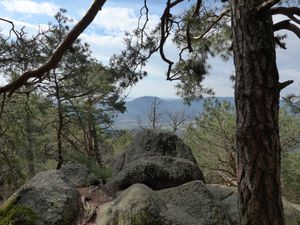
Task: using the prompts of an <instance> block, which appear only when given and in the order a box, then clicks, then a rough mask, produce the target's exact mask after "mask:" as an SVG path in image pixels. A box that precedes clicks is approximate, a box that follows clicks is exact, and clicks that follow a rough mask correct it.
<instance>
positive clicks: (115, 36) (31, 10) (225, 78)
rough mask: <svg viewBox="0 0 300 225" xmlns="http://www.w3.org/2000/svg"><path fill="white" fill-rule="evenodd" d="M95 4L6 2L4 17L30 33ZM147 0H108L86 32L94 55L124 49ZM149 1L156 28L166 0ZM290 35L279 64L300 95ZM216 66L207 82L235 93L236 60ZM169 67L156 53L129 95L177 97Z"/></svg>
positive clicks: (297, 51) (105, 56)
mask: <svg viewBox="0 0 300 225" xmlns="http://www.w3.org/2000/svg"><path fill="white" fill-rule="evenodd" d="M91 2H92V0H52V1H45V0H0V17H2V18H6V19H10V20H12V21H14V23H15V24H16V25H17V26H18V27H19V28H20V27H22V26H25V27H26V31H27V32H28V33H35V32H37V30H38V28H39V27H42V28H43V27H44V28H46V27H47V23H48V22H49V21H53V16H54V14H55V13H56V12H57V11H58V10H59V8H65V9H67V11H68V13H67V15H68V16H70V17H72V18H73V19H74V21H75V22H76V21H77V20H79V19H80V17H81V16H82V15H83V13H84V12H85V10H86V9H87V8H88V7H89V5H90V4H91ZM142 2H143V1H142V0H107V3H106V4H105V5H104V7H103V9H102V11H100V12H99V14H98V16H97V18H96V19H95V21H94V22H93V23H92V25H91V26H90V27H89V28H88V29H87V30H86V31H85V32H84V33H83V34H82V35H81V39H82V40H83V41H85V42H87V43H89V44H90V45H91V50H92V51H93V54H94V56H95V57H96V58H97V59H99V60H100V61H101V62H103V63H104V64H106V63H108V61H109V58H110V57H111V56H112V55H113V54H114V53H118V52H120V50H121V49H122V48H123V47H124V43H123V35H124V31H125V30H129V31H131V30H133V29H134V28H136V27H137V19H138V17H139V9H140V8H141V4H142ZM149 3H151V4H150V11H151V15H150V26H154V25H155V24H157V23H158V22H159V18H160V15H161V13H162V8H163V6H164V4H163V3H164V1H162V0H151V1H149ZM177 10H182V8H177ZM274 19H275V20H278V19H280V18H274ZM0 28H1V31H2V32H5V31H7V30H8V29H9V25H8V24H5V23H3V22H1V21H0ZM287 34H288V39H287V46H288V50H280V49H278V51H277V52H278V54H277V63H278V68H279V72H280V77H281V81H285V80H289V79H292V80H294V81H295V82H294V84H292V85H290V86H289V87H288V88H286V89H285V90H284V91H283V93H282V95H285V94H287V93H295V94H300V91H299V90H300V40H299V39H298V38H297V37H296V36H295V35H294V34H292V33H287ZM168 46H169V49H168V54H169V55H170V56H172V55H175V54H176V49H175V48H174V47H172V45H168ZM258 57H259V56H258ZM210 64H211V66H212V69H211V70H210V75H209V76H208V77H207V79H206V80H205V86H206V87H211V88H213V89H214V91H215V93H216V95H217V96H233V89H232V83H231V82H230V81H229V76H230V74H232V73H233V71H234V67H233V62H232V60H229V61H228V62H223V61H222V60H220V59H218V58H215V59H211V60H210ZM166 69H167V65H166V64H164V63H163V62H162V60H161V59H160V58H159V57H158V55H156V56H154V57H153V59H151V61H150V63H149V64H148V65H147V67H146V71H147V72H148V74H149V76H148V77H147V78H145V79H144V80H142V81H141V82H139V83H138V84H137V85H135V86H134V87H133V88H132V89H131V92H130V95H129V96H130V97H139V96H144V95H152V96H160V97H165V98H174V97H176V95H175V93H176V90H175V89H174V87H173V86H174V84H175V83H174V82H170V81H166V80H165V71H166Z"/></svg>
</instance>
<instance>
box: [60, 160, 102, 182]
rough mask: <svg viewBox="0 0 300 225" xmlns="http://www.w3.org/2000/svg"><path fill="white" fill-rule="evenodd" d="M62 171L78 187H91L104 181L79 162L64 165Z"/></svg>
mask: <svg viewBox="0 0 300 225" xmlns="http://www.w3.org/2000/svg"><path fill="white" fill-rule="evenodd" d="M60 171H61V172H62V173H63V174H64V175H65V176H66V177H67V178H68V179H69V180H70V181H71V183H73V184H74V185H75V186H76V187H89V186H91V185H98V184H100V183H101V182H102V181H101V180H100V179H98V178H97V177H96V175H94V174H93V173H91V172H90V171H89V169H88V168H87V167H86V166H84V165H82V164H79V163H72V162H70V163H67V164H65V165H63V166H62V168H61V169H60Z"/></svg>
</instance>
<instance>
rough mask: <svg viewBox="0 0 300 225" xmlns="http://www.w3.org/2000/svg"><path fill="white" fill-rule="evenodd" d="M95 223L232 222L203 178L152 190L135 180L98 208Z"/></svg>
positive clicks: (177, 224)
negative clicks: (172, 186)
mask: <svg viewBox="0 0 300 225" xmlns="http://www.w3.org/2000/svg"><path fill="white" fill-rule="evenodd" d="M96 224H97V225H121V224H122V225H140V224H143V225H208V224H210V225H232V223H231V221H230V217H229V216H228V215H227V213H226V210H225V209H224V208H223V207H222V206H221V205H220V204H218V202H217V201H215V200H214V198H213V196H212V195H211V193H210V192H208V191H207V189H206V187H205V184H204V183H203V182H202V181H193V182H189V183H186V184H183V185H181V186H179V187H175V188H169V189H165V190H161V191H153V190H152V189H151V188H149V187H147V186H146V185H144V184H134V185H132V186H131V187H129V188H128V189H127V190H125V191H123V192H122V193H121V194H120V195H119V196H118V197H117V198H116V199H115V200H113V201H111V202H108V203H105V204H103V205H101V206H100V207H99V208H98V211H97V219H96Z"/></svg>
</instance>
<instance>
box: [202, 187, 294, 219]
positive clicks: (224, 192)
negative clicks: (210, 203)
mask: <svg viewBox="0 0 300 225" xmlns="http://www.w3.org/2000/svg"><path fill="white" fill-rule="evenodd" d="M206 187H207V190H209V192H210V193H212V195H213V196H214V198H215V200H216V201H218V202H220V203H221V204H222V205H223V206H224V207H225V208H226V211H227V212H228V214H229V216H230V218H231V220H232V222H233V223H232V224H233V225H235V224H236V225H237V224H238V216H239V212H238V207H237V190H236V188H234V187H228V186H225V185H219V184H208V185H206ZM298 207H299V205H294V204H291V203H289V202H288V201H286V200H285V199H283V208H284V215H285V222H286V224H287V225H299V224H300V209H299V208H298Z"/></svg>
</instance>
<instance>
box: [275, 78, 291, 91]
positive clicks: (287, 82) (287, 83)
mask: <svg viewBox="0 0 300 225" xmlns="http://www.w3.org/2000/svg"><path fill="white" fill-rule="evenodd" d="M292 83H294V81H293V80H287V81H285V82H282V83H279V84H278V85H277V87H278V89H279V90H282V89H284V88H286V87H287V86H289V85H290V84H292Z"/></svg>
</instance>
